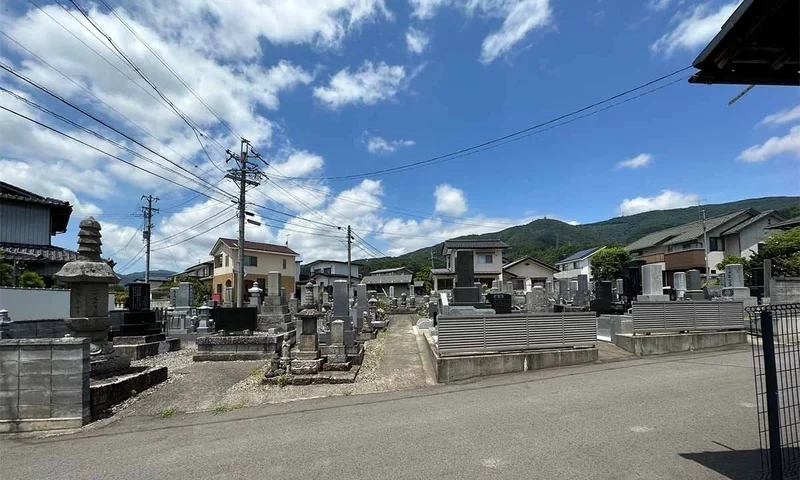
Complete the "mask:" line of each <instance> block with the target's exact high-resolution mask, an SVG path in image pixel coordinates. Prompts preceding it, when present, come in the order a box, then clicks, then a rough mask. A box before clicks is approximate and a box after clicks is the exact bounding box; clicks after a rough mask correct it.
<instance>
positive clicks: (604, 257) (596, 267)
mask: <svg viewBox="0 0 800 480" xmlns="http://www.w3.org/2000/svg"><path fill="white" fill-rule="evenodd" d="M630 260H631V254H630V253H628V251H627V250H625V249H624V248H623V247H607V248H604V249H602V250H600V251H599V252H597V253H595V254H594V255H592V257H591V265H592V276H593V277H594V278H595V280H614V279H617V278H622V273H623V268H624V267H625V264H626V263H628V262H630Z"/></svg>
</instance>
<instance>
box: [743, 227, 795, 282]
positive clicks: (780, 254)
mask: <svg viewBox="0 0 800 480" xmlns="http://www.w3.org/2000/svg"><path fill="white" fill-rule="evenodd" d="M767 258H769V259H772V274H773V275H774V276H776V277H798V276H800V227H796V228H793V229H791V230H788V231H786V232H781V233H776V234H774V235H771V236H769V237H767V239H766V240H764V245H763V246H762V247H761V250H760V251H759V252H758V253H756V254H755V255H753V256H752V257H751V258H750V261H749V265H750V266H751V267H755V266H760V265H761V264H762V263H763V261H764V260H765V259H767Z"/></svg>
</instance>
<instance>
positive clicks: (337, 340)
mask: <svg viewBox="0 0 800 480" xmlns="http://www.w3.org/2000/svg"><path fill="white" fill-rule="evenodd" d="M337 281H338V280H337ZM345 283H347V282H346V281H345ZM345 287H346V285H345ZM346 292H347V290H345V293H346ZM333 301H334V303H335V302H336V290H335V287H334V293H333ZM344 324H345V322H344V321H342V320H334V321H333V322H331V344H330V345H329V346H328V363H347V349H346V347H345V345H344Z"/></svg>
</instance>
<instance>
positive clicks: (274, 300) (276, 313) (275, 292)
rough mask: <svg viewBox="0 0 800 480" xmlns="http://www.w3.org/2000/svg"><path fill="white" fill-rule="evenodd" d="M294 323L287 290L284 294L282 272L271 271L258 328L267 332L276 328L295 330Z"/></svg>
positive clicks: (278, 329) (286, 330)
mask: <svg viewBox="0 0 800 480" xmlns="http://www.w3.org/2000/svg"><path fill="white" fill-rule="evenodd" d="M292 323H293V321H292V314H291V312H290V311H289V303H288V302H287V300H286V297H285V292H284V293H283V294H282V289H281V274H280V272H269V273H268V274H267V291H266V296H265V297H264V302H263V303H262V304H261V313H260V314H259V315H258V326H257V327H256V329H257V330H259V331H263V332H266V331H270V329H271V328H274V329H275V330H274V331H275V332H277V333H283V332H288V331H290V330H293V328H292Z"/></svg>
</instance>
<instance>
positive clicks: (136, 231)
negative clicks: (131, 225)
mask: <svg viewBox="0 0 800 480" xmlns="http://www.w3.org/2000/svg"><path fill="white" fill-rule="evenodd" d="M141 229H142V227H141V226H139V227H136V230H134V231H133V235H131V238H129V239H128V241H127V242H125V246H123V247H122V248H120V249H118V250H116V251H115V252H114V253H110V254H108V256H109V258H110V257H113V256H114V255H116V254H118V253H119V252H124V251H125V250H127V249H128V245H130V244H131V242H132V241H133V239H134V238H136V234H137V233H139V230H141Z"/></svg>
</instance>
